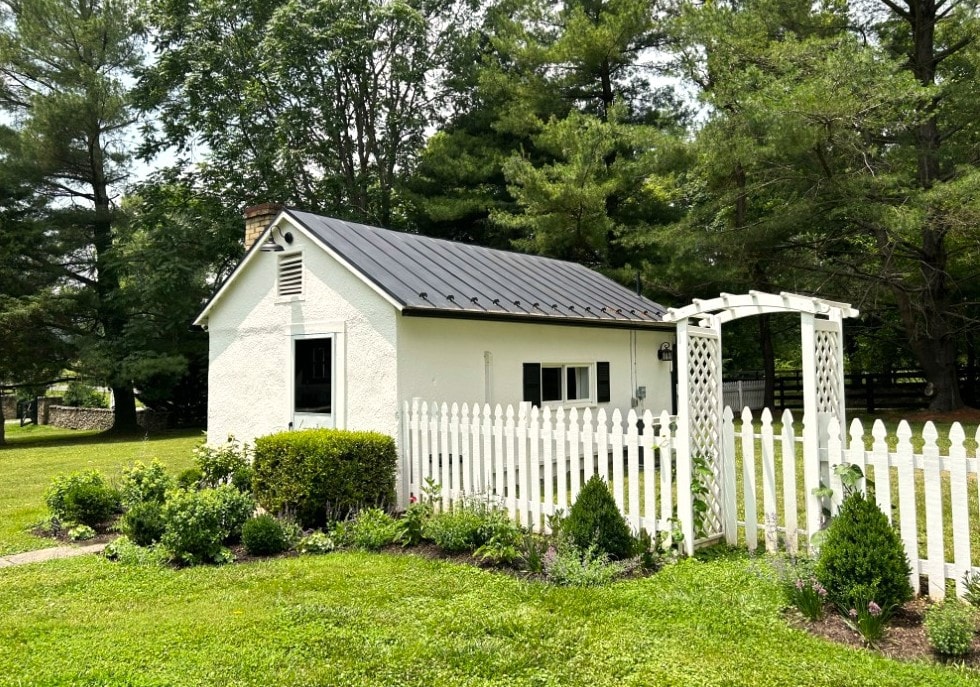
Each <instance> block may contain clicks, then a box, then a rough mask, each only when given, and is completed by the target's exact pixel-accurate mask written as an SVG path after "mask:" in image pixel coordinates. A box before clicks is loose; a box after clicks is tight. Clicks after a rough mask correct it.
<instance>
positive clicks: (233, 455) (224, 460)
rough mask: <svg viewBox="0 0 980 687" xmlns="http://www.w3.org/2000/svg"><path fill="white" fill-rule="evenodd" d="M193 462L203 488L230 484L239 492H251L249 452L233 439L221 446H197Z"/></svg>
mask: <svg viewBox="0 0 980 687" xmlns="http://www.w3.org/2000/svg"><path fill="white" fill-rule="evenodd" d="M194 462H195V464H196V465H197V468H198V469H199V470H200V471H201V480H200V482H201V484H202V485H203V486H205V487H218V486H220V485H222V484H231V485H232V486H234V487H235V488H236V489H238V490H239V491H246V492H247V491H251V490H252V464H251V450H250V449H249V447H248V445H247V444H242V443H241V442H239V441H238V440H237V439H235V438H234V437H228V441H227V442H225V443H224V444H222V445H221V446H209V445H207V444H201V445H199V446H198V447H197V448H195V449H194Z"/></svg>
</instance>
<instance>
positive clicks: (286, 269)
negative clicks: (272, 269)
mask: <svg viewBox="0 0 980 687" xmlns="http://www.w3.org/2000/svg"><path fill="white" fill-rule="evenodd" d="M302 293H303V254H302V253H295V254H293V255H283V256H281V257H280V258H279V295H280V296H299V295H302Z"/></svg>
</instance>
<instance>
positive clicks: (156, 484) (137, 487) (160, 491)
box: [119, 460, 174, 508]
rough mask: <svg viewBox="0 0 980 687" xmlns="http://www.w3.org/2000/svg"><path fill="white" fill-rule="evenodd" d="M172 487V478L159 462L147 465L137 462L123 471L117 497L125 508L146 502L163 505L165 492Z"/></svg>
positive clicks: (155, 461)
mask: <svg viewBox="0 0 980 687" xmlns="http://www.w3.org/2000/svg"><path fill="white" fill-rule="evenodd" d="M173 486H174V479H173V477H171V476H170V474H169V473H168V472H167V468H166V467H164V465H163V463H161V462H160V461H159V460H154V461H153V462H152V463H150V464H149V465H145V464H143V463H142V462H140V461H137V462H135V463H133V465H132V466H131V467H128V468H124V469H123V471H122V479H121V480H120V483H119V495H120V498H121V500H122V505H123V507H125V508H132V507H133V506H135V505H136V504H139V503H146V502H148V501H153V502H155V503H163V502H164V500H165V499H166V495H167V490H169V489H172V488H173Z"/></svg>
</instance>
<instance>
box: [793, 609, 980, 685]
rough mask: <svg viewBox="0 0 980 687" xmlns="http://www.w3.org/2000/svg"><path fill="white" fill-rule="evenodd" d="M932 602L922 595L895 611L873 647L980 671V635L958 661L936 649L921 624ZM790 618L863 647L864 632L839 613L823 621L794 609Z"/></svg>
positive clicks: (888, 653)
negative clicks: (938, 653)
mask: <svg viewBox="0 0 980 687" xmlns="http://www.w3.org/2000/svg"><path fill="white" fill-rule="evenodd" d="M929 603H930V602H929V601H928V600H927V599H925V598H923V597H920V598H917V599H915V600H913V601H910V602H909V603H907V604H905V605H904V606H903V607H902V608H901V609H899V610H898V611H897V612H896V613H895V616H894V617H893V618H892V621H891V623H889V625H888V629H887V630H886V631H885V637H884V639H883V640H882V641H881V642H880V643H879V644H878V645H877V646H876V647H875V648H873V649H871V650H872V651H877V652H878V653H880V654H882V655H883V656H887V657H888V658H893V659H897V660H900V661H927V662H935V663H947V662H948V663H956V664H961V665H964V666H967V667H969V668H973V669H977V670H980V636H975V637H974V638H973V651H972V652H971V653H970V654H968V655H966V656H963V657H959V658H957V659H955V660H946V659H943V658H941V657H939V656H937V655H936V654H935V653H934V652H933V650H932V648H930V646H929V640H928V639H926V631H925V627H924V626H923V624H922V623H923V620H924V618H925V609H926V608H927V607H928V606H929ZM787 619H788V620H789V623H790V624H791V625H793V626H794V627H798V628H800V629H802V630H806V631H807V632H809V633H810V634H812V635H816V636H817V637H823V638H824V639H827V640H830V641H831V642H836V643H837V644H844V645H847V646H853V647H863V646H864V640H863V639H862V638H861V635H859V634H858V633H857V632H855V631H854V630H852V629H851V628H849V627H848V626H847V624H846V623H845V622H844V619H843V618H842V617H841V616H840V615H839V614H837V613H834V612H830V613H827V615H825V616H824V617H823V619H822V620H816V621H814V620H807V619H806V618H804V617H803V616H801V615H800V614H799V612H797V611H795V610H792V611H789V612H788V613H787Z"/></svg>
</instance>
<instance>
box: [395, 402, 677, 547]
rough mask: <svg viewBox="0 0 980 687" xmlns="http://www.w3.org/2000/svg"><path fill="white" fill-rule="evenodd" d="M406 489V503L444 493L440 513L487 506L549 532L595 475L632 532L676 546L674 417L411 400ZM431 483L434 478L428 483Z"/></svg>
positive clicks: (406, 420)
mask: <svg viewBox="0 0 980 687" xmlns="http://www.w3.org/2000/svg"><path fill="white" fill-rule="evenodd" d="M402 414H403V417H402V421H403V427H404V428H405V430H404V432H403V434H402V441H403V442H404V443H405V445H404V446H402V455H403V460H402V471H403V472H402V476H401V478H402V484H403V485H404V487H403V490H404V493H405V495H406V496H407V500H411V499H416V498H421V497H422V495H423V494H427V493H429V489H430V488H432V487H437V489H438V491H437V498H438V499H439V503H440V505H441V507H442V508H447V509H448V508H452V507H453V505H454V504H458V503H461V502H464V501H466V500H468V499H478V500H486V501H489V502H491V503H493V504H495V505H497V506H499V507H501V508H504V509H506V510H507V512H508V513H509V514H510V515H511V517H513V518H514V519H515V520H516V521H518V522H520V523H521V524H523V525H526V526H528V527H531V528H533V529H535V530H538V531H547V529H548V518H549V517H551V516H553V515H555V514H556V513H557V512H558V511H564V512H567V511H568V508H569V506H570V505H571V504H572V503H574V502H575V498H576V496H577V495H578V492H579V491H580V490H581V489H582V487H583V486H584V485H585V483H586V482H587V481H588V480H589V478H591V477H592V476H593V475H600V476H602V477H603V478H604V479H606V480H607V481H610V482H611V487H612V491H613V495H614V498H615V500H616V503H617V505H619V507H620V509H621V510H622V512H623V515H624V516H625V517H626V519H627V521H628V522H629V523H630V525H631V526H632V527H633V529H634V530H637V531H638V530H640V529H641V528H642V529H645V530H646V531H647V532H649V533H650V534H651V536H653V537H660V538H661V540H667V543H668V544H669V543H670V537H671V536H672V533H673V532H674V531H675V528H674V527H673V525H674V523H675V522H676V519H677V514H676V512H675V510H674V508H675V506H674V504H676V502H677V500H676V485H675V483H674V474H673V471H674V455H675V451H674V445H673V431H672V429H671V421H672V418H671V416H670V415H668V414H667V413H662V414H661V415H660V416H655V415H654V414H653V413H652V412H649V411H647V412H646V413H644V414H643V416H642V418H641V417H639V416H638V415H637V413H636V412H635V411H633V410H631V411H629V413H628V414H627V415H626V418H625V420H624V418H623V415H622V413H621V412H620V411H619V410H615V411H614V412H613V414H612V418H611V421H609V420H608V419H607V415H606V412H605V410H602V409H600V410H599V411H597V412H596V413H593V412H592V410H591V409H585V410H584V411H580V410H579V409H576V408H572V409H570V410H567V411H566V410H565V409H564V408H557V409H552V408H543V409H539V408H532V407H530V405H529V404H521V405H520V406H518V407H517V408H514V407H513V406H507V407H506V408H501V406H499V405H498V406H496V408H494V409H492V410H491V408H490V406H487V405H472V406H470V405H467V404H463V405H462V406H460V405H458V404H455V403H454V404H453V405H452V406H448V405H447V404H445V403H442V404H437V403H424V402H421V401H419V400H417V399H416V400H413V401H412V402H411V403H408V402H406V403H405V404H404V405H403V409H402ZM427 480H431V481H430V482H427Z"/></svg>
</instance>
